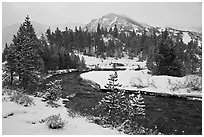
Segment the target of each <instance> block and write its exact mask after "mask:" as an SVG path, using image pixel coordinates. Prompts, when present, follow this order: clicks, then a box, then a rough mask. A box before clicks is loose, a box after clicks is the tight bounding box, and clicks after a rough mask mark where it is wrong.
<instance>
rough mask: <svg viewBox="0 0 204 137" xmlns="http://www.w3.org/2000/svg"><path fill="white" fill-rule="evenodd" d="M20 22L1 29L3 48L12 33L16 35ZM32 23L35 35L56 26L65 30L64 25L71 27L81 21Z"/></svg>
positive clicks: (11, 36)
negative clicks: (51, 23) (52, 23)
mask: <svg viewBox="0 0 204 137" xmlns="http://www.w3.org/2000/svg"><path fill="white" fill-rule="evenodd" d="M20 24H21V23H16V24H13V25H9V26H6V27H4V28H3V29H2V49H4V47H5V44H6V43H8V44H10V43H11V41H12V38H13V35H16V33H17V31H18V29H19V26H20ZM32 25H33V27H34V28H35V31H36V34H37V36H40V35H41V34H42V33H45V32H46V30H47V29H48V28H50V29H51V30H53V31H54V30H55V29H56V28H57V27H58V28H59V29H61V30H65V27H68V28H71V29H73V28H74V27H75V26H83V25H84V24H81V23H66V24H55V25H45V24H41V23H38V22H35V21H32Z"/></svg>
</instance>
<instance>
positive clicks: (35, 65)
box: [8, 16, 43, 89]
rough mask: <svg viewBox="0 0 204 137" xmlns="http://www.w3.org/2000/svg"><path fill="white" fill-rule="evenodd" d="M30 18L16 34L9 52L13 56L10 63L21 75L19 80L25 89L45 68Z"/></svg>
mask: <svg viewBox="0 0 204 137" xmlns="http://www.w3.org/2000/svg"><path fill="white" fill-rule="evenodd" d="M29 19H30V18H29V16H27V17H26V19H25V21H24V23H23V24H21V26H20V27H19V30H18V32H17V34H16V35H14V38H13V44H12V45H11V47H10V50H9V53H8V56H9V57H12V59H11V61H12V63H11V61H10V60H8V65H10V67H11V68H12V69H13V70H14V71H15V72H16V74H18V75H19V82H20V84H21V85H22V87H23V88H24V89H27V88H28V86H29V85H30V84H33V83H35V82H36V81H37V75H38V73H39V72H40V71H41V70H42V68H43V60H42V58H41V57H40V55H39V48H40V46H39V40H38V38H37V36H36V34H35V31H34V28H33V26H32V24H31V22H30V20H29ZM11 54H13V55H11Z"/></svg>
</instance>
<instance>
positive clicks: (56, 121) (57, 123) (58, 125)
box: [43, 114, 66, 129]
mask: <svg viewBox="0 0 204 137" xmlns="http://www.w3.org/2000/svg"><path fill="white" fill-rule="evenodd" d="M43 122H46V124H47V126H48V127H49V128H50V129H62V128H63V127H64V126H65V124H66V122H65V121H63V120H62V118H61V117H60V114H58V115H51V116H49V117H48V118H46V119H45V120H44V121H43Z"/></svg>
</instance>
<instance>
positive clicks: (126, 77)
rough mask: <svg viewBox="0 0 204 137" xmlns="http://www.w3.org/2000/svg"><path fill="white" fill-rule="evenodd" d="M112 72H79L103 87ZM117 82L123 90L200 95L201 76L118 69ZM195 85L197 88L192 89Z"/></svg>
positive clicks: (84, 77)
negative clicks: (155, 74)
mask: <svg viewBox="0 0 204 137" xmlns="http://www.w3.org/2000/svg"><path fill="white" fill-rule="evenodd" d="M113 73H114V72H113V71H91V72H87V73H83V74H81V77H82V78H83V79H88V80H91V81H94V82H96V83H98V84H99V85H100V86H101V88H102V89H104V88H105V87H104V86H105V85H106V84H107V83H108V78H109V75H110V74H113ZM195 79H196V80H195ZM118 82H119V83H120V84H122V87H121V88H122V89H125V90H141V91H147V92H154V93H165V94H171V95H182V96H192V97H202V84H201V83H202V78H201V77H199V76H185V77H172V76H151V75H150V74H148V73H147V70H141V71H134V70H125V71H118ZM193 86H194V87H193ZM195 87H197V88H198V89H199V90H194V88H195Z"/></svg>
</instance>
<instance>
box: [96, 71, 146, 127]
mask: <svg viewBox="0 0 204 137" xmlns="http://www.w3.org/2000/svg"><path fill="white" fill-rule="evenodd" d="M117 78H118V75H117V72H115V73H114V74H111V75H110V78H109V79H108V80H109V83H108V84H107V85H106V88H107V89H109V90H111V91H112V92H108V93H107V96H105V97H104V98H102V100H101V101H100V102H99V104H98V105H97V106H96V108H95V110H96V111H97V112H98V114H99V117H100V118H101V120H102V123H103V124H109V125H112V126H113V127H122V128H123V126H128V127H134V126H135V124H137V121H138V119H142V118H144V117H145V104H144V99H143V97H142V96H141V94H140V92H139V93H138V94H128V93H126V92H125V91H124V90H120V89H118V87H120V86H121V85H120V84H119V83H118V82H117ZM137 125H138V124H137Z"/></svg>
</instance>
